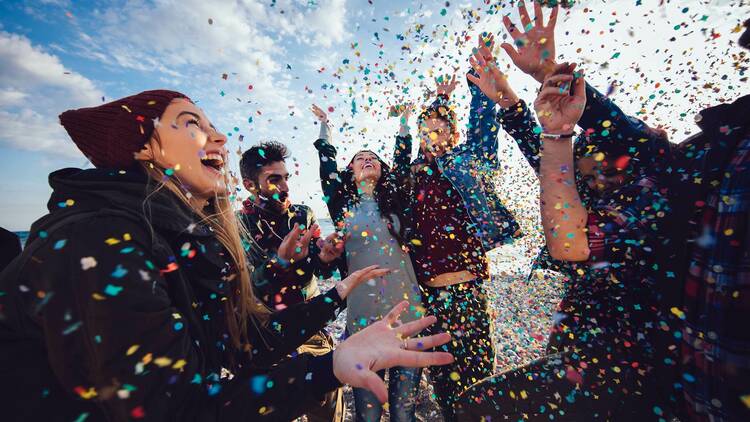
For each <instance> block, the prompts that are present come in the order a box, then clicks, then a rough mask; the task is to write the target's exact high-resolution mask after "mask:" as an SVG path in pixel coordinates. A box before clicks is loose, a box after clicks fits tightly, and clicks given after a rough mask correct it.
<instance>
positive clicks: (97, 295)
mask: <svg viewBox="0 0 750 422" xmlns="http://www.w3.org/2000/svg"><path fill="white" fill-rule="evenodd" d="M91 297H93V298H94V300H104V299H106V297H104V296H102V295H100V294H99V293H93V294H92V295H91Z"/></svg>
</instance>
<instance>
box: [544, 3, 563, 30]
mask: <svg viewBox="0 0 750 422" xmlns="http://www.w3.org/2000/svg"><path fill="white" fill-rule="evenodd" d="M559 11H560V6H555V7H554V8H552V13H550V15H549V22H547V28H549V29H555V24H557V12H559Z"/></svg>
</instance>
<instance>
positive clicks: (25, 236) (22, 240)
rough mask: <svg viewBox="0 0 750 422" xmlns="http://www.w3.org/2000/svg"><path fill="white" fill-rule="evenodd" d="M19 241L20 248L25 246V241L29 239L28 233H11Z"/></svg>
mask: <svg viewBox="0 0 750 422" xmlns="http://www.w3.org/2000/svg"><path fill="white" fill-rule="evenodd" d="M13 233H15V234H16V236H18V237H19V238H20V239H21V247H22V248H23V247H24V246H26V239H28V238H29V232H13Z"/></svg>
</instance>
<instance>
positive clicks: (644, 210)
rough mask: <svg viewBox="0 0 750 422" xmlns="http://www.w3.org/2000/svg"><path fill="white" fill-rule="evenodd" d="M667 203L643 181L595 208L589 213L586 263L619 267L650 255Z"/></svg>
mask: <svg viewBox="0 0 750 422" xmlns="http://www.w3.org/2000/svg"><path fill="white" fill-rule="evenodd" d="M665 211H666V200H665V198H664V197H663V196H662V195H661V194H660V193H659V191H658V190H657V189H656V188H655V185H654V183H653V181H651V180H650V179H643V180H641V181H639V182H637V183H633V184H631V185H629V186H627V187H626V188H624V189H621V190H619V191H618V192H617V193H616V194H614V195H612V197H610V199H609V200H608V201H604V202H603V203H600V204H597V205H595V206H594V207H592V208H591V209H589V213H588V223H587V225H588V243H589V249H590V251H591V253H590V255H589V262H591V263H597V262H609V263H620V262H625V261H627V260H632V259H638V258H639V257H640V256H642V254H644V253H651V252H653V250H652V248H653V245H654V244H655V236H656V234H657V230H658V226H659V220H660V219H661V218H663V217H664V215H665Z"/></svg>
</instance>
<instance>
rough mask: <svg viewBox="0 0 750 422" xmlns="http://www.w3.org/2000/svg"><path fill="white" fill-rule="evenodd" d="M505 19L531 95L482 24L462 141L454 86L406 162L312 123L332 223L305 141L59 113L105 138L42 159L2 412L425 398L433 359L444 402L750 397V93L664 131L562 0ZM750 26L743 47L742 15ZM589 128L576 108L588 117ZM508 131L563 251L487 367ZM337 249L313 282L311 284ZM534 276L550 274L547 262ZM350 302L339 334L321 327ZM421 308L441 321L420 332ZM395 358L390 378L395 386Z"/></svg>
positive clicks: (262, 416)
mask: <svg viewBox="0 0 750 422" xmlns="http://www.w3.org/2000/svg"><path fill="white" fill-rule="evenodd" d="M534 6H535V16H534V19H533V20H532V19H531V17H530V15H529V13H528V11H527V9H526V8H525V7H524V6H523V4H520V5H519V15H520V25H514V24H513V23H512V21H511V20H510V18H508V17H505V18H504V23H505V26H506V29H507V30H508V32H509V34H510V36H511V37H512V39H513V40H514V43H513V44H508V43H504V44H503V45H501V48H502V49H503V50H505V52H506V53H507V54H508V56H509V58H510V59H511V61H512V62H513V64H514V65H515V66H516V68H518V70H520V71H522V72H524V73H526V74H528V75H530V76H532V77H533V78H534V79H536V80H537V81H538V82H539V83H540V88H539V92H538V96H537V98H536V100H535V101H534V104H533V108H534V109H535V112H536V113H532V111H531V110H530V108H529V106H528V105H527V104H526V102H524V101H523V100H522V99H520V98H519V97H518V96H517V95H516V93H515V92H514V91H513V89H512V87H511V86H510V84H509V83H508V80H507V77H506V75H504V74H503V73H502V72H501V71H500V69H499V67H498V63H497V60H496V58H495V56H494V50H495V49H494V38H493V36H492V35H489V34H481V35H480V36H479V41H478V45H477V46H476V48H474V49H473V51H472V52H471V55H470V59H469V62H470V66H471V71H470V72H469V73H468V75H467V83H468V85H469V88H470V92H471V103H470V110H469V118H468V124H467V130H466V139H465V140H464V141H463V142H461V140H460V137H461V135H460V133H459V132H460V131H459V124H458V121H457V118H456V113H455V106H454V105H453V104H452V102H451V94H452V92H453V90H454V89H455V87H456V85H457V83H458V82H457V81H456V78H455V77H454V78H453V79H449V80H444V81H441V82H440V83H438V85H437V89H436V98H435V100H434V102H432V103H431V104H429V105H427V106H425V107H422V108H420V109H418V112H419V113H418V116H417V119H416V125H415V126H416V130H417V132H418V142H419V145H418V148H417V149H418V151H419V152H418V156H417V157H416V158H414V157H413V156H412V151H413V149H414V148H413V145H412V142H413V141H412V135H411V126H410V124H411V118H412V113H413V109H414V108H413V107H412V106H411V105H404V106H401V107H398V108H396V109H395V111H396V114H398V117H399V119H400V128H399V132H398V134H397V136H396V138H395V143H394V156H393V162H392V164H390V165H389V164H388V163H387V162H386V161H385V160H383V159H382V158H381V157H379V156H378V154H377V153H375V152H374V151H370V150H361V151H358V152H356V153H355V154H354V156H353V157H352V159H351V160H350V162H349V163H348V164H347V165H346V166H345V167H340V166H338V164H337V150H336V147H335V146H334V144H335V141H334V140H333V137H332V132H333V131H332V128H331V122H330V121H329V120H328V117H327V115H326V113H325V112H324V111H323V110H322V109H321V108H319V107H317V106H314V105H313V107H312V113H313V114H314V116H315V117H316V119H317V122H318V123H319V125H320V133H319V135H318V138H317V140H316V141H315V148H316V149H317V151H318V154H319V160H320V183H321V189H322V195H323V198H324V201H325V203H326V205H327V207H328V211H329V213H330V216H331V218H332V220H333V222H334V226H335V231H334V232H333V233H329V234H327V235H322V234H321V230H320V228H319V226H318V224H317V221H316V219H315V216H314V215H313V212H312V210H311V209H310V208H309V207H306V206H304V205H299V204H292V203H291V201H290V192H289V185H288V179H289V171H288V169H287V167H286V160H287V159H288V158H289V152H288V150H287V148H286V146H285V145H283V144H282V143H279V142H263V143H260V144H259V145H256V146H253V147H252V148H250V149H248V150H247V151H245V152H244V153H243V154H242V159H241V161H240V171H241V177H242V182H243V185H244V187H245V189H246V190H247V191H248V192H249V193H250V196H249V199H247V200H246V201H245V202H244V203H243V207H242V209H241V210H240V211H239V212H237V211H236V210H235V209H233V206H232V201H231V198H232V196H233V193H234V188H233V187H231V186H230V177H229V175H228V171H227V168H226V159H227V151H226V148H225V143H226V142H227V139H226V137H225V136H224V135H223V134H221V133H220V132H218V131H217V130H216V128H215V127H214V126H213V125H212V124H211V122H210V120H209V119H208V118H207V116H206V115H205V114H204V112H203V111H202V110H201V109H200V108H198V107H197V106H196V105H195V104H194V103H193V102H192V101H191V100H190V99H189V98H188V97H187V96H186V95H184V94H182V93H179V92H175V91H166V90H157V91H146V92H142V93H140V94H136V95H133V96H130V97H126V98H123V99H120V100H117V101H114V102H111V103H107V104H104V105H100V106H96V107H91V108H85V109H78V110H69V111H66V112H65V113H63V114H61V115H60V122H61V124H62V125H63V126H64V128H65V129H66V130H67V132H68V134H69V135H70V137H71V139H72V140H73V142H74V143H75V144H76V145H77V146H78V148H79V149H80V150H81V151H82V152H83V153H84V154H85V155H86V157H88V158H89V160H90V161H91V162H92V163H93V165H94V168H92V169H87V170H80V169H62V170H59V171H56V172H54V173H52V174H51V175H50V185H51V186H52V189H53V194H52V197H51V198H50V200H49V203H48V208H49V211H50V212H49V214H47V215H46V216H44V217H43V218H41V219H40V220H38V221H37V222H35V223H34V225H33V226H32V228H31V230H30V233H31V235H30V238H29V239H28V241H27V243H26V245H25V248H24V250H23V252H22V253H21V254H20V255H18V256H17V257H16V258H15V259H14V260H12V261H11V262H10V263H8V264H7V266H6V268H5V269H4V270H3V272H2V275H0V344H1V347H0V354H1V355H2V360H1V361H0V362H1V363H0V365H1V366H0V368H1V369H0V397H2V402H3V404H4V406H3V412H4V414H5V415H10V417H11V418H12V419H13V420H43V419H44V420H71V421H73V420H75V421H83V420H126V419H147V420H290V419H293V418H296V417H298V416H300V415H303V414H304V415H307V418H308V420H311V421H312V420H318V421H322V420H332V421H341V420H343V419H344V414H345V409H344V408H345V406H344V399H343V394H342V390H341V387H342V386H343V385H344V384H349V385H351V386H352V387H353V391H354V409H355V415H354V418H355V420H357V421H378V420H380V418H381V415H382V413H383V410H384V406H383V403H386V402H387V403H388V410H389V414H390V418H391V420H393V421H413V420H415V408H416V398H417V394H418V389H419V384H420V378H421V373H422V371H421V368H424V367H430V381H431V383H432V385H433V387H434V391H435V394H436V398H437V402H438V404H439V405H440V408H441V412H442V414H443V418H444V420H446V421H454V420H467V421H479V420H484V421H490V420H522V419H530V420H542V419H544V420H571V421H581V420H627V421H630V420H636V418H643V419H645V420H665V421H668V420H673V419H679V420H711V421H734V420H747V419H748V418H749V417H750V381H747V380H748V378H749V376H750V336H748V334H747V333H748V331H747V330H744V329H742V328H741V326H740V324H741V323H742V322H743V320H744V318H746V317H747V316H748V315H750V302H749V301H748V299H747V297H748V296H747V295H748V294H750V282H749V280H748V273H749V271H750V247H749V246H750V245H749V244H748V242H750V219H749V218H748V205H750V197H749V196H748V195H750V186H748V184H749V183H750V177H748V176H747V174H748V173H747V167H748V163H750V118H748V116H750V96H745V97H742V98H740V99H738V100H737V101H735V102H734V103H731V104H723V105H720V106H717V107H713V108H709V109H706V110H704V111H702V112H701V113H700V114H699V115H698V116H697V117H696V122H697V123H698V125H699V126H700V128H701V132H700V133H699V134H698V135H696V136H694V137H691V138H690V139H688V140H686V141H684V142H682V143H679V144H672V143H670V142H669V141H668V140H667V136H666V132H665V131H663V130H661V129H655V128H650V127H649V126H648V125H646V124H645V123H644V122H643V121H641V120H638V119H636V118H634V117H632V116H628V115H625V114H624V113H623V112H622V110H620V108H618V107H617V106H616V105H615V104H614V103H613V102H612V100H611V99H609V98H608V97H607V96H605V95H602V94H601V93H600V92H598V91H597V90H596V89H595V88H594V87H592V86H591V85H589V84H588V83H587V82H586V80H585V78H584V75H583V74H582V73H581V72H580V71H579V70H578V69H576V66H575V65H574V64H570V63H566V62H557V61H556V59H557V56H556V54H555V34H554V28H555V23H556V19H557V10H558V9H557V8H556V7H555V8H553V9H552V11H551V14H550V16H549V19H548V22H547V23H545V22H544V16H543V12H542V8H541V5H540V3H539V2H535V4H534ZM745 26H746V27H747V29H746V31H745V33H744V34H743V35H742V36H741V38H740V41H739V44H740V45H741V46H742V47H744V48H750V21H746V22H745ZM576 127H579V128H580V131H578V132H577V133H576ZM501 131H504V132H505V133H507V134H508V135H510V136H511V137H512V138H513V139H515V140H516V142H517V144H518V147H519V148H520V150H521V152H522V153H523V154H524V156H525V157H526V159H527V161H528V163H529V164H530V166H531V167H532V168H533V169H534V171H535V172H536V175H537V177H538V180H539V184H540V210H541V223H542V227H543V231H544V237H545V240H546V246H545V247H544V248H543V250H542V251H541V252H540V254H539V256H538V257H537V260H536V261H535V266H537V267H546V268H553V269H555V270H557V271H560V272H562V273H564V274H565V281H566V285H565V293H564V297H563V299H562V301H561V302H560V304H559V305H558V308H557V311H556V312H555V314H554V316H553V328H552V331H551V333H550V335H549V343H548V348H547V353H546V354H545V357H543V358H541V359H539V360H537V361H534V362H532V363H530V364H528V365H526V366H523V367H519V368H512V369H510V370H506V371H504V372H497V368H495V365H494V363H495V359H494V355H495V345H494V343H493V339H492V332H493V329H492V320H493V318H492V315H491V314H490V311H489V304H488V291H487V288H488V286H489V280H490V268H489V262H488V258H487V252H488V251H490V250H492V249H494V248H496V247H498V246H501V245H503V244H507V243H510V242H513V240H514V239H515V238H518V237H520V236H521V235H522V233H521V231H520V227H519V224H518V223H517V222H516V221H515V219H514V217H513V214H512V213H511V212H510V211H509V210H508V209H507V208H506V207H505V206H504V205H503V202H502V200H501V198H499V197H498V194H497V190H496V188H495V184H494V182H495V179H496V177H495V176H496V172H497V169H498V167H499V166H500V164H501V162H502V157H500V156H499V155H498V135H499V133H500V132H501ZM334 272H338V273H339V274H340V280H339V281H336V282H335V285H334V286H335V287H333V288H332V289H330V290H329V291H327V292H325V293H323V292H321V291H320V289H319V286H318V284H317V281H318V280H319V279H323V278H331V277H332V275H333V274H334ZM532 282H533V281H532ZM344 308H346V309H347V317H346V332H345V335H344V338H343V339H342V341H341V342H340V343H339V344H338V345H337V346H334V342H333V340H332V338H331V336H330V335H329V334H328V333H327V332H326V331H325V329H324V328H325V326H326V325H327V324H328V323H329V322H330V321H331V320H333V319H334V318H335V317H336V315H337V313H338V312H339V311H340V310H342V309H344ZM423 330H424V331H426V333H425V335H424V336H421V337H418V336H417V335H418V333H420V332H422V331H423ZM386 372H387V373H388V375H387V377H388V385H387V386H386V384H385V383H384V381H383V379H384V378H385V373H386Z"/></svg>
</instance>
